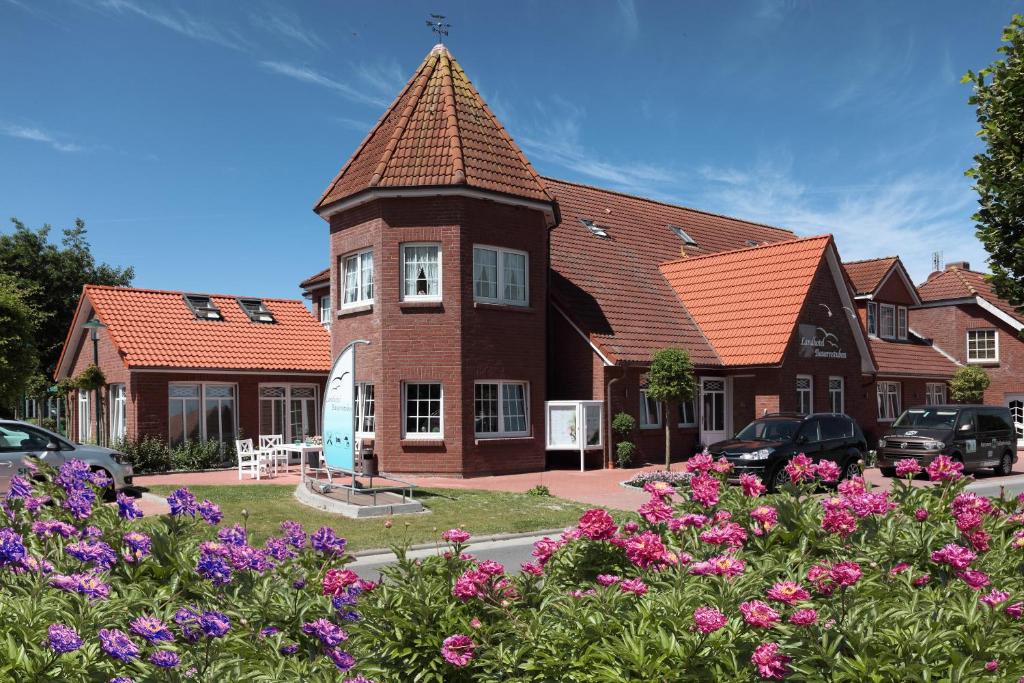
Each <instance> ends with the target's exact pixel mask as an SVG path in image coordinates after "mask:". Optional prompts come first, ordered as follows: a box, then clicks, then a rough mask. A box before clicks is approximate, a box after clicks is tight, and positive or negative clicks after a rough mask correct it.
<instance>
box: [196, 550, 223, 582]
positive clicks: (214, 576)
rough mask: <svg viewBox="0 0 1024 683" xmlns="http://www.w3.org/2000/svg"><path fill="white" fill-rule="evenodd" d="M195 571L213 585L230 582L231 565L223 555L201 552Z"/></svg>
mask: <svg viewBox="0 0 1024 683" xmlns="http://www.w3.org/2000/svg"><path fill="white" fill-rule="evenodd" d="M196 573H197V574H199V576H201V577H203V578H204V579H206V580H207V581H212V582H213V585H215V586H223V585H225V584H228V583H231V565H230V564H228V561H227V560H225V559H224V558H223V557H218V556H216V555H209V554H203V555H200V556H199V563H198V564H197V565H196Z"/></svg>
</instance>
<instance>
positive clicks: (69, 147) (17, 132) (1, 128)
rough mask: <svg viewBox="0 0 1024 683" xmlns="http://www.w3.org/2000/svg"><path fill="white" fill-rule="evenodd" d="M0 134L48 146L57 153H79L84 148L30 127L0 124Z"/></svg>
mask: <svg viewBox="0 0 1024 683" xmlns="http://www.w3.org/2000/svg"><path fill="white" fill-rule="evenodd" d="M0 132H3V134H4V135H6V136H7V137H11V138H17V139H19V140H31V141H32V142H42V143H44V144H47V145H49V146H50V147H52V148H53V149H55V150H57V151H58V152H81V151H83V150H84V149H85V148H84V147H82V146H81V145H77V144H75V143H73V142H66V141H63V140H60V139H58V138H56V137H54V136H53V135H51V134H50V133H47V132H46V131H44V130H41V129H39V128H33V127H31V126H19V125H13V124H0Z"/></svg>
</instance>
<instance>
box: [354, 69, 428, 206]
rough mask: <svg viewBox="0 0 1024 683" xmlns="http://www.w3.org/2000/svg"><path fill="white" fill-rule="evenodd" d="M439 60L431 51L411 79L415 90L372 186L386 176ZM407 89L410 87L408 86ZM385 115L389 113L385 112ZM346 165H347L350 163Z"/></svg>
mask: <svg viewBox="0 0 1024 683" xmlns="http://www.w3.org/2000/svg"><path fill="white" fill-rule="evenodd" d="M438 60H439V55H437V54H435V53H434V52H431V53H430V54H429V55H427V58H426V59H424V60H423V63H422V64H421V65H420V68H419V70H418V71H417V72H416V75H415V76H414V77H413V78H412V79H410V81H409V83H410V84H412V83H413V82H414V81H415V85H414V86H413V91H412V93H411V94H410V96H409V101H408V102H406V103H405V108H404V109H403V110H402V115H401V116H400V117H399V118H398V122H397V123H396V124H395V130H393V131H392V132H391V137H390V138H388V144H387V146H386V147H385V148H384V152H383V153H382V154H381V157H380V160H379V161H378V162H377V165H376V166H375V167H374V169H373V176H372V177H371V178H370V187H376V186H377V184H378V183H380V179H381V178H382V177H383V176H384V172H385V171H386V170H387V168H388V164H390V163H391V158H392V157H393V156H394V154H395V150H396V149H398V143H399V142H401V140H402V136H403V135H405V129H406V128H407V127H408V125H409V119H410V118H411V117H412V113H413V111H415V109H416V105H417V104H418V103H419V101H420V98H421V97H423V90H424V89H425V88H426V87H427V83H428V82H429V81H430V76H431V74H433V73H434V69H436V68H437V62H438ZM406 89H408V87H407V88H406ZM403 94H404V92H403ZM395 104H397V102H395ZM394 106H395V105H394V104H393V105H392V107H394ZM388 111H391V107H389V108H388ZM385 115H387V114H386V113H385ZM375 130H376V127H374V131H375ZM374 131H370V133H371V134H373V132H374ZM345 166H346V167H347V166H348V164H346V165H345ZM343 170H344V169H343Z"/></svg>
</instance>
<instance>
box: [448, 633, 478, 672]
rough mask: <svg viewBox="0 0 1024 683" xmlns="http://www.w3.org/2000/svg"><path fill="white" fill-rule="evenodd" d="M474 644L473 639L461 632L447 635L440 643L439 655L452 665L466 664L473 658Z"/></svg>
mask: <svg viewBox="0 0 1024 683" xmlns="http://www.w3.org/2000/svg"><path fill="white" fill-rule="evenodd" d="M475 648H476V645H475V644H474V643H473V639H472V638H470V637H469V636H466V635H463V634H461V633H456V634H455V635H452V636H448V637H447V638H445V639H444V643H443V644H442V645H441V656H442V657H444V661H446V662H448V663H449V664H451V665H453V666H466V665H467V664H469V662H470V661H471V660H472V659H473V654H474V650H475Z"/></svg>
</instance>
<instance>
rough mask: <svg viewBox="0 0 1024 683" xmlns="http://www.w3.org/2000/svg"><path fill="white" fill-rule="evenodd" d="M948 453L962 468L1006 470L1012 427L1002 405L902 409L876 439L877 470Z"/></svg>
mask: <svg viewBox="0 0 1024 683" xmlns="http://www.w3.org/2000/svg"><path fill="white" fill-rule="evenodd" d="M938 455H948V456H949V457H951V458H953V459H954V460H958V461H960V462H962V463H963V465H964V469H966V470H976V469H981V468H985V467H991V468H992V469H993V470H995V472H996V474H1001V475H1006V474H1009V473H1010V472H1011V471H1012V470H1013V463H1015V462H1017V432H1016V430H1015V429H1014V426H1013V421H1012V420H1011V419H1010V409H1009V408H1006V407H1003V406H977V405H940V406H916V407H913V408H910V409H908V410H905V411H904V412H903V414H902V415H900V416H899V418H898V419H897V420H896V421H895V422H893V423H892V429H890V430H889V431H888V432H887V433H886V434H885V436H883V437H882V438H881V439H879V440H878V469H879V470H881V472H882V474H883V475H885V476H887V477H891V476H894V475H895V474H896V462H897V461H899V460H903V459H906V458H912V459H914V460H917V461H918V462H919V463H921V464H922V465H928V463H930V462H931V461H932V460H933V459H934V458H935V457H936V456H938Z"/></svg>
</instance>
